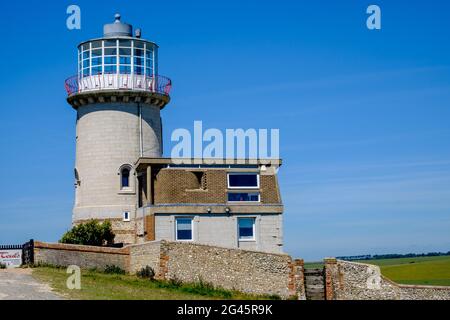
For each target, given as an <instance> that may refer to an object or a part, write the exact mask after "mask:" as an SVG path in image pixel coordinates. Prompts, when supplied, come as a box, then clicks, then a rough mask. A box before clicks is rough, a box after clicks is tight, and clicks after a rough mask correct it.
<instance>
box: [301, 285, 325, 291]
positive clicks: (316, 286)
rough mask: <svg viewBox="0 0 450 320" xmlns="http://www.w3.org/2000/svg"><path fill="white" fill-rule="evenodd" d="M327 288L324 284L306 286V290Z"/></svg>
mask: <svg viewBox="0 0 450 320" xmlns="http://www.w3.org/2000/svg"><path fill="white" fill-rule="evenodd" d="M324 289H325V286H324V285H323V284H308V285H306V290H322V291H323V290H324Z"/></svg>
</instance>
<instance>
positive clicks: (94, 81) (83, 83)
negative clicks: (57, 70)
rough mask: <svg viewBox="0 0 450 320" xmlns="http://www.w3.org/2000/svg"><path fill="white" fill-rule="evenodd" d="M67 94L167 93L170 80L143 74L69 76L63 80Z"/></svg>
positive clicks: (170, 87)
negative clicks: (96, 92) (138, 91)
mask: <svg viewBox="0 0 450 320" xmlns="http://www.w3.org/2000/svg"><path fill="white" fill-rule="evenodd" d="M65 88H66V91H67V94H68V95H69V96H71V95H73V94H76V93H81V92H90V91H99V90H141V91H147V92H155V93H160V94H164V95H167V96H168V95H169V93H170V90H171V89H172V80H170V79H169V78H167V77H164V76H159V75H158V76H152V77H149V76H143V75H134V74H98V75H92V76H87V77H84V78H79V77H78V76H73V77H70V78H69V79H67V80H66V82H65Z"/></svg>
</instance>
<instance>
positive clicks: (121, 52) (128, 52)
mask: <svg viewBox="0 0 450 320" xmlns="http://www.w3.org/2000/svg"><path fill="white" fill-rule="evenodd" d="M119 55H121V56H131V49H124V48H119Z"/></svg>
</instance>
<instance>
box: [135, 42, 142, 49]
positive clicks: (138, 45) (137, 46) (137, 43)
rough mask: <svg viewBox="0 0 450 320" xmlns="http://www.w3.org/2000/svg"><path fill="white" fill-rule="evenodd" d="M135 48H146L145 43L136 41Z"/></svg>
mask: <svg viewBox="0 0 450 320" xmlns="http://www.w3.org/2000/svg"><path fill="white" fill-rule="evenodd" d="M134 46H135V48H144V42H142V41H134Z"/></svg>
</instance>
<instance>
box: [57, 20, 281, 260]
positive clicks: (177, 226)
mask: <svg viewBox="0 0 450 320" xmlns="http://www.w3.org/2000/svg"><path fill="white" fill-rule="evenodd" d="M171 86H172V82H171V80H170V79H168V78H166V77H163V76H161V75H160V74H159V72H158V46H157V45H156V44H155V43H153V42H151V41H147V40H144V39H142V38H141V31H140V30H139V29H138V30H136V33H135V35H134V36H133V32H132V26H131V25H129V24H125V23H122V22H121V21H120V15H116V21H115V22H114V23H112V24H107V25H105V26H104V36H103V37H102V38H97V39H93V40H88V41H85V42H82V43H81V44H80V45H79V46H78V73H77V75H75V76H74V77H71V78H69V79H68V80H66V89H67V91H68V94H69V97H68V98H67V101H68V102H69V104H71V105H72V107H73V108H74V109H75V110H76V112H77V122H76V130H77V137H76V163H75V188H76V194H75V206H74V210H73V223H74V224H78V223H82V222H84V221H87V220H89V219H93V218H95V219H98V220H110V221H111V222H112V223H113V228H114V232H115V233H116V241H117V242H123V243H138V242H143V241H150V240H162V239H166V240H175V241H193V242H198V243H205V244H212V245H218V246H224V247H233V248H234V247H239V248H244V249H252V250H259V251H267V252H282V245H283V237H282V234H283V233H282V222H283V220H282V213H283V206H282V201H281V196H280V192H279V188H278V182H277V175H276V169H277V168H278V167H279V166H280V165H281V161H280V160H276V161H274V160H271V161H263V160H258V161H253V162H252V163H250V161H248V160H247V161H246V160H243V161H235V160H230V159H228V160H217V159H214V164H211V163H212V162H211V160H212V159H210V160H207V159H204V160H195V161H193V163H194V164H189V165H186V164H185V165H180V164H178V162H179V161H175V160H174V159H167V158H163V157H162V119H161V115H160V113H161V110H162V109H163V108H164V107H165V106H166V105H167V104H168V103H169V101H170V96H169V93H170V89H171ZM238 163H239V164H238Z"/></svg>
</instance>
